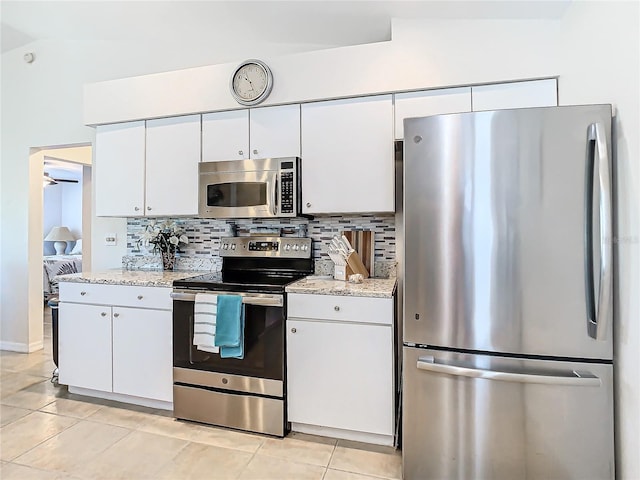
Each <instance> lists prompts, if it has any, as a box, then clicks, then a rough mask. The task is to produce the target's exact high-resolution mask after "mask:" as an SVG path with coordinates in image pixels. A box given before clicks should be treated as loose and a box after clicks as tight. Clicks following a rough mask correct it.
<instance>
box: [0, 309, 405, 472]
mask: <svg viewBox="0 0 640 480" xmlns="http://www.w3.org/2000/svg"><path fill="white" fill-rule="evenodd" d="M51 350H52V348H51V317H50V312H48V309H47V312H46V314H45V348H44V350H42V351H39V352H35V353H31V354H20V353H13V352H5V351H2V352H0V478H2V479H3V480H12V479H19V480H28V479H44V480H47V479H52V480H53V479H55V480H62V479H67V480H70V479H127V480H137V479H169V480H174V479H175V480H187V479H198V480H201V479H240V480H245V479H246V480H248V479H259V480H267V479H277V480H288V479H292V480H306V479H309V480H372V479H380V478H383V479H399V478H401V476H402V475H401V455H400V452H399V451H396V450H393V449H392V448H388V447H378V446H372V445H368V444H362V443H355V442H348V441H344V440H336V439H332V438H324V437H316V436H311V435H303V434H297V433H291V434H289V435H288V436H287V437H286V438H284V439H278V438H273V437H268V436H262V435H253V434H249V433H244V432H238V431H234V430H228V429H223V428H216V427H211V426H205V425H201V424H197V423H190V422H183V421H177V420H174V419H173V418H172V417H171V412H166V411H162V410H154V409H150V408H143V407H136V406H128V405H124V404H119V403H116V402H111V401H106V400H104V401H103V400H99V399H93V398H89V397H82V396H79V395H74V394H70V393H69V392H68V391H67V389H66V387H64V386H56V385H54V384H52V383H51V381H50V378H51V373H52V371H53V369H54V367H55V365H54V364H53V359H52V354H51Z"/></svg>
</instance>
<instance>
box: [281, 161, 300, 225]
mask: <svg viewBox="0 0 640 480" xmlns="http://www.w3.org/2000/svg"><path fill="white" fill-rule="evenodd" d="M294 167H295V165H294V162H293V161H291V162H289V161H287V162H282V163H281V164H280V185H281V187H280V190H281V191H280V213H283V214H284V213H294V212H295V201H296V198H295V175H294V171H295V170H294Z"/></svg>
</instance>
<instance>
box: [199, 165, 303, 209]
mask: <svg viewBox="0 0 640 480" xmlns="http://www.w3.org/2000/svg"><path fill="white" fill-rule="evenodd" d="M198 168H199V174H200V183H199V189H200V191H199V202H200V204H199V216H200V217H203V218H261V217H295V216H297V215H298V213H299V212H300V202H301V198H300V159H299V158H297V157H286V158H261V159H256V160H231V161H224V162H201V163H200V164H199V167H198Z"/></svg>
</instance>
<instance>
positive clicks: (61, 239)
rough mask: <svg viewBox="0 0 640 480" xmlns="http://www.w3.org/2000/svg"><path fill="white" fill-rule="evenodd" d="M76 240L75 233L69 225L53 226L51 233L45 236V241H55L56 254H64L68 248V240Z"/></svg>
mask: <svg viewBox="0 0 640 480" xmlns="http://www.w3.org/2000/svg"><path fill="white" fill-rule="evenodd" d="M74 240H75V237H74V236H73V234H72V233H71V232H70V231H69V229H68V228H67V227H53V228H52V229H51V231H50V232H49V235H47V236H46V237H44V241H45V242H54V244H53V248H55V249H56V255H64V251H65V250H66V249H67V242H72V241H74Z"/></svg>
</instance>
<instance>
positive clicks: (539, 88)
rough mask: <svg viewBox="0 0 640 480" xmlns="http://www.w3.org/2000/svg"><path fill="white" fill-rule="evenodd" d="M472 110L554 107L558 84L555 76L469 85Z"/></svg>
mask: <svg viewBox="0 0 640 480" xmlns="http://www.w3.org/2000/svg"><path fill="white" fill-rule="evenodd" d="M471 98H472V100H473V111H474V112H478V111H480V110H501V109H504V108H528V107H555V106H557V105H558V86H557V82H556V79H555V78H550V79H546V80H532V81H528V82H513V83H496V84H494V85H480V86H478V87H471Z"/></svg>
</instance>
